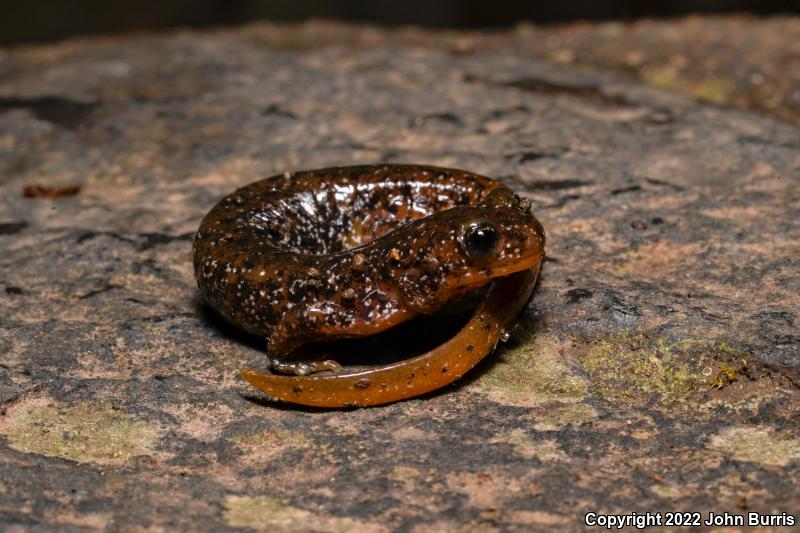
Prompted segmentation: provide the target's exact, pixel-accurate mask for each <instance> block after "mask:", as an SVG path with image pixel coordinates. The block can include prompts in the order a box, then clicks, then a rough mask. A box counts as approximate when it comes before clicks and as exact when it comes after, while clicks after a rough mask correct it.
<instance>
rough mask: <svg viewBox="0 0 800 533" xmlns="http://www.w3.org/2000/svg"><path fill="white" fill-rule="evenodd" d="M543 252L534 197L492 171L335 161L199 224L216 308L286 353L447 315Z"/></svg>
mask: <svg viewBox="0 0 800 533" xmlns="http://www.w3.org/2000/svg"><path fill="white" fill-rule="evenodd" d="M543 250H544V231H543V229H542V226H541V224H539V222H538V221H537V220H536V219H535V218H534V216H533V214H532V213H531V210H530V203H529V202H528V201H527V200H525V199H520V198H519V197H517V196H515V195H514V194H513V192H511V191H510V189H508V188H507V187H505V186H504V185H502V184H500V183H499V182H496V181H493V180H491V179H489V178H486V177H483V176H479V175H476V174H472V173H469V172H464V171H461V170H453V169H444V168H437V167H428V166H414V165H379V166H356V167H335V168H327V169H320V170H313V171H305V172H297V173H286V174H283V175H278V176H274V177H271V178H267V179H264V180H261V181H257V182H255V183H252V184H250V185H247V186H245V187H243V188H241V189H239V190H237V191H235V192H234V193H232V194H230V195H228V196H227V197H225V198H223V199H222V200H221V201H220V202H219V203H218V204H217V205H216V206H214V207H213V208H212V209H211V211H210V212H209V213H208V214H207V215H206V217H205V218H204V219H203V221H202V223H201V225H200V228H199V230H198V232H197V235H196V237H195V241H194V270H195V275H196V278H197V282H198V285H199V288H200V291H201V292H202V294H203V295H204V297H205V298H206V300H207V301H208V302H209V303H210V305H211V306H212V307H213V308H214V309H215V310H216V311H218V312H219V313H220V314H221V315H222V316H223V317H225V319H227V320H228V321H230V322H231V323H233V324H235V325H237V326H239V327H241V328H243V329H245V330H247V331H249V332H250V333H254V334H257V335H260V336H263V337H265V338H266V339H267V349H268V353H269V355H270V357H271V358H281V357H283V356H285V355H287V354H289V353H290V352H292V350H294V349H295V348H297V347H298V346H301V345H303V344H305V343H307V342H312V341H313V342H316V341H327V340H331V339H338V338H347V337H359V336H365V335H372V334H375V333H378V332H380V331H383V330H386V329H388V328H390V327H393V326H395V325H397V324H399V323H401V322H404V321H406V320H409V319H411V318H413V317H414V316H417V315H419V314H429V313H433V312H435V311H436V310H437V309H439V308H440V307H441V306H442V305H444V304H445V303H447V302H449V301H451V300H453V299H455V298H458V297H460V296H463V295H464V294H465V293H467V292H469V291H472V290H474V289H476V288H478V287H481V286H483V285H485V284H486V283H487V282H489V281H491V280H492V279H494V278H498V277H501V276H507V275H509V274H512V273H514V272H519V271H522V270H526V269H531V268H532V267H534V266H536V267H537V268H538V264H539V261H541V258H542V255H543V253H544V252H543ZM288 370H289V371H291V370H292V369H291V368H288Z"/></svg>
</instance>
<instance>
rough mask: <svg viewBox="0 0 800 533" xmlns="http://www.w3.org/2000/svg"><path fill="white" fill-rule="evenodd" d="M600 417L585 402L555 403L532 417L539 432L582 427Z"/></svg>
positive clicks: (546, 406) (544, 407)
mask: <svg viewBox="0 0 800 533" xmlns="http://www.w3.org/2000/svg"><path fill="white" fill-rule="evenodd" d="M598 416H599V413H598V412H597V410H596V409H595V408H594V407H592V406H591V405H589V404H586V403H583V402H553V403H552V404H547V405H545V406H543V407H542V408H541V409H539V410H537V411H536V413H535V414H533V415H532V417H533V419H534V420H535V424H534V427H535V428H536V429H537V430H539V431H556V430H559V429H562V428H564V427H566V426H569V425H574V426H580V425H581V424H583V423H586V422H591V421H592V420H595V419H596V418H597V417H598Z"/></svg>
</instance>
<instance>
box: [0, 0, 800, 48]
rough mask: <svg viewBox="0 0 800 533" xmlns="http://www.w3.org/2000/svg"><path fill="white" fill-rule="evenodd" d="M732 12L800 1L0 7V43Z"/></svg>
mask: <svg viewBox="0 0 800 533" xmlns="http://www.w3.org/2000/svg"><path fill="white" fill-rule="evenodd" d="M730 12H747V13H753V14H771V13H798V12H800V0H765V1H758V0H698V1H690V0H673V1H668V0H651V1H646V0H609V1H603V0H560V1H555V2H553V1H547V2H545V1H542V2H525V1H519V0H516V1H515V0H482V1H469V0H440V1H433V0H405V1H403V0H394V1H383V0H381V1H369V0H342V1H326V0H294V1H291V0H284V1H269V0H162V1H158V2H157V1H153V0H142V1H139V2H136V1H123V2H114V1H113V0H77V1H72V2H70V1H67V0H60V1H48V0H0V44H16V43H23V42H32V41H52V40H56V39H63V38H65V37H70V36H73V35H80V34H91V33H115V32H125V31H137V30H154V29H164V28H170V27H175V26H209V25H226V24H240V23H243V22H248V21H254V20H271V21H287V22H292V21H294V22H296V21H303V20H307V19H309V18H331V19H339V20H350V21H359V22H372V23H378V24H385V25H402V24H417V25H421V26H429V27H461V28H492V27H503V26H510V25H512V24H515V23H517V22H520V21H530V22H535V23H540V24H548V23H559V22H569V21H575V20H604V19H608V20H610V19H616V20H619V19H634V18H641V17H661V16H680V15H686V14H690V13H730Z"/></svg>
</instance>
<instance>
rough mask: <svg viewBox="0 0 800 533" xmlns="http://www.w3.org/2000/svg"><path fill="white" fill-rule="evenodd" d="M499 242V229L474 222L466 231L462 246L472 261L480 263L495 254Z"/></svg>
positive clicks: (484, 223) (486, 223) (485, 223)
mask: <svg viewBox="0 0 800 533" xmlns="http://www.w3.org/2000/svg"><path fill="white" fill-rule="evenodd" d="M499 240H500V234H499V233H498V231H497V228H495V227H494V226H492V225H491V224H489V223H488V222H473V223H472V224H470V225H469V226H467V228H466V229H465V230H464V235H463V237H462V238H461V245H462V246H463V248H464V251H465V252H467V255H468V256H469V257H470V259H472V260H473V261H480V260H481V259H486V258H487V257H489V256H490V255H491V254H492V252H494V249H495V248H496V247H497V243H498V241H499Z"/></svg>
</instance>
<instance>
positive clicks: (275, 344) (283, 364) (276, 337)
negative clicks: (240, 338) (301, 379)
mask: <svg viewBox="0 0 800 533" xmlns="http://www.w3.org/2000/svg"><path fill="white" fill-rule="evenodd" d="M300 345H301V342H299V341H297V340H296V339H292V338H291V337H289V336H287V335H286V334H285V330H283V329H282V328H276V331H275V332H273V334H272V335H270V337H269V338H268V339H267V353H269V354H270V359H269V368H270V370H272V371H273V372H277V373H278V374H288V375H290V376H308V375H310V374H316V373H318V372H326V371H327V372H333V373H336V372H339V371H340V370H341V369H342V365H340V364H339V363H337V362H336V361H333V360H331V359H326V360H323V361H300V360H291V361H290V360H287V356H289V355H290V354H292V352H294V351H295V349H296V348H298V347H299V346H300ZM273 354H274V355H273ZM276 355H277V357H276ZM295 357H296V355H293V356H292V359H295Z"/></svg>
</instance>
